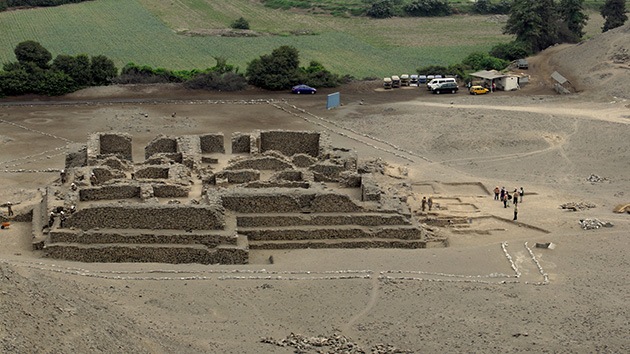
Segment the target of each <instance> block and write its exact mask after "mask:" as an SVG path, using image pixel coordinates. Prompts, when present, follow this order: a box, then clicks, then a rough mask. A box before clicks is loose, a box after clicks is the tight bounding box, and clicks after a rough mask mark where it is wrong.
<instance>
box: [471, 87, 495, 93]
mask: <svg viewBox="0 0 630 354" xmlns="http://www.w3.org/2000/svg"><path fill="white" fill-rule="evenodd" d="M488 92H490V90H488V89H487V88H485V87H483V86H471V87H470V94H471V95H483V94H486V93H488Z"/></svg>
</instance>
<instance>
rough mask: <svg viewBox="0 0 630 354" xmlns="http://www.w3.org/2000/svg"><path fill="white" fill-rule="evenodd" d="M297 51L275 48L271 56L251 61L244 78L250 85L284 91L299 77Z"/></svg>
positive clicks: (296, 81) (288, 48)
mask: <svg viewBox="0 0 630 354" xmlns="http://www.w3.org/2000/svg"><path fill="white" fill-rule="evenodd" d="M299 65H300V59H299V53H298V50H297V49H295V48H294V47H291V46H282V47H279V48H276V49H274V50H273V52H271V54H267V55H263V56H261V57H260V58H258V59H254V60H252V61H251V62H250V63H249V65H248V66H247V71H246V76H247V78H248V81H249V83H250V84H252V85H254V86H257V87H261V88H264V89H268V90H284V89H287V88H289V87H291V86H293V85H295V84H296V83H298V80H299V77H300V75H299V74H300V71H299Z"/></svg>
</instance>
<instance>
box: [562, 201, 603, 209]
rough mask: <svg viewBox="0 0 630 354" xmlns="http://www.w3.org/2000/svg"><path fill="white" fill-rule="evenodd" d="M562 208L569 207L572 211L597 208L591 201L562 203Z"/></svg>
mask: <svg viewBox="0 0 630 354" xmlns="http://www.w3.org/2000/svg"><path fill="white" fill-rule="evenodd" d="M560 208H562V209H569V210H572V211H581V210H586V209H591V208H595V204H593V203H589V202H568V203H564V204H560Z"/></svg>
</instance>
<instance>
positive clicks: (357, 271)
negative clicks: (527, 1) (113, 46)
mask: <svg viewBox="0 0 630 354" xmlns="http://www.w3.org/2000/svg"><path fill="white" fill-rule="evenodd" d="M561 49H562V48H556V50H561ZM536 60H539V61H538V62H537V61H536ZM532 63H533V64H534V65H533V68H532V71H531V73H532V74H533V75H534V76H533V83H532V85H530V86H529V87H526V88H524V89H523V90H522V91H519V92H498V93H494V94H490V95H485V96H470V95H467V94H465V93H463V92H460V93H458V94H455V95H431V94H430V93H428V92H426V91H424V90H421V89H418V88H403V89H400V90H393V91H383V90H380V89H379V87H378V86H379V83H378V82H362V83H355V84H352V85H347V86H345V87H342V88H341V89H340V92H341V95H342V102H343V106H342V107H340V108H337V109H334V110H326V109H325V107H324V106H325V94H326V93H330V92H332V91H330V92H328V91H326V90H323V91H324V92H320V93H318V95H315V96H291V95H289V94H286V93H268V92H261V91H256V90H251V91H247V92H242V93H238V94H227V93H198V92H195V93H193V92H188V91H183V90H180V89H178V88H176V87H168V86H167V87H155V86H137V87H126V88H120V87H110V88H105V89H91V90H85V91H82V92H79V93H75V94H73V95H71V96H69V97H64V98H63V99H60V100H55V101H41V100H38V99H36V98H32V97H26V98H23V99H22V101H21V102H20V103H19V104H15V103H11V104H9V103H5V104H3V105H2V106H1V110H0V128H1V129H0V141H1V142H2V149H1V150H0V166H2V169H1V170H0V181H1V182H2V185H3V188H2V189H0V201H13V202H14V203H20V204H17V205H16V206H15V207H14V210H16V211H17V212H18V213H19V212H20V211H21V210H23V209H25V208H26V206H27V204H29V203H30V202H32V200H33V198H35V197H36V195H37V188H40V187H42V186H45V185H46V184H47V183H51V182H53V181H54V180H55V178H57V177H58V175H57V173H53V172H46V171H48V170H49V169H52V170H55V169H59V168H61V166H63V161H64V153H65V151H66V147H67V146H68V144H72V143H84V142H85V141H86V138H87V135H88V134H89V133H90V132H96V131H109V130H115V131H122V132H127V133H130V134H131V135H132V136H133V138H134V156H135V158H136V159H138V160H141V159H142V156H143V151H142V149H141V146H144V145H145V144H146V143H147V142H148V141H150V140H151V139H153V138H154V137H155V136H157V135H158V134H160V133H164V134H169V135H181V134H190V133H202V132H217V131H220V132H223V133H224V134H225V136H226V137H229V136H230V134H231V133H232V132H235V131H241V132H247V131H252V130H255V129H294V130H321V131H324V132H327V133H328V134H329V135H330V137H331V139H332V141H333V143H334V144H335V145H337V146H343V147H351V148H354V149H356V150H357V152H358V154H359V156H360V157H361V158H364V159H373V158H380V159H382V160H384V161H387V163H389V164H390V165H391V166H392V168H391V170H392V171H398V172H400V171H408V179H409V182H410V184H407V185H410V190H409V194H410V196H411V197H412V199H410V200H411V203H412V205H414V206H415V207H416V208H417V207H418V202H417V201H418V200H420V199H421V197H422V196H428V195H432V196H433V197H434V198H435V199H436V202H437V203H438V204H439V206H440V209H439V210H438V211H437V213H438V214H441V215H452V216H454V217H465V218H470V220H471V223H470V225H469V227H467V228H450V227H446V228H443V229H441V232H443V233H444V234H446V235H448V237H449V241H450V246H449V247H448V248H432V249H424V250H374V249H372V250H370V249H359V250H294V251H257V252H253V253H252V256H251V258H252V259H251V264H249V265H244V266H218V265H215V266H203V265H194V264H191V265H170V264H86V263H73V262H65V261H57V260H51V259H43V258H40V257H39V254H38V253H37V252H33V251H31V250H30V224H28V223H14V224H12V226H11V228H10V229H8V230H1V231H0V274H1V277H0V299H1V301H0V350H1V351H3V352H47V353H56V352H108V353H109V352H118V353H132V352H133V353H135V352H139V353H141V352H150V353H173V352H177V353H200V352H207V353H291V352H294V351H295V348H294V347H291V346H287V347H281V346H276V345H273V344H268V343H262V342H261V341H260V339H261V338H262V337H270V338H273V339H277V340H279V339H282V338H285V337H287V336H289V335H290V334H291V333H296V334H303V335H306V336H309V337H312V336H320V335H321V336H327V337H330V336H332V335H333V334H335V333H338V334H341V335H343V336H345V337H346V338H348V340H350V341H352V342H353V343H355V344H356V345H358V346H360V347H361V348H363V350H365V351H366V352H370V350H371V349H373V348H375V346H376V345H377V344H379V343H383V344H387V345H390V346H391V347H390V350H389V352H395V350H394V349H392V348H397V349H399V350H403V351H406V352H414V353H416V352H427V353H431V352H445V353H447V352H480V353H490V352H493V353H506V352H567V353H569V352H570V353H576V352H579V353H582V352H601V353H624V352H630V340H629V339H628V335H627V334H628V328H630V320H629V319H630V313H629V312H630V311H629V310H630V306H629V305H628V304H630V295H628V294H630V285H629V284H630V279H629V276H628V272H627V270H628V269H629V266H630V264H629V261H628V257H627V254H628V250H629V247H630V246H629V243H628V235H629V231H630V215H629V214H614V213H612V208H613V207H614V206H615V205H617V204H621V203H630V160H629V159H628V156H629V155H630V151H629V149H630V145H629V144H628V138H627V137H628V132H629V131H630V129H629V124H630V108H629V107H630V102H628V101H627V100H626V99H624V98H623V97H621V98H619V97H616V96H615V97H613V96H612V95H604V93H602V92H601V91H600V90H598V91H597V92H593V91H590V92H589V91H588V90H584V89H583V87H582V89H581V90H583V91H581V92H579V93H577V94H574V95H568V96H556V95H553V94H552V93H551V91H550V89H549V87H548V86H545V85H544V81H545V77H546V76H545V75H536V70H539V72H546V71H548V70H549V68H550V67H549V65H547V64H546V63H547V61H546V59H544V60H543V59H535V58H534V59H533V61H532ZM536 80H538V81H536ZM172 112H177V118H175V119H174V118H172V117H171V114H172ZM145 114H146V115H147V116H146V117H145ZM592 174H594V175H597V176H600V177H602V178H604V179H605V180H604V181H602V182H589V181H587V178H588V177H589V176H591V175H592ZM401 183H402V180H401ZM395 184H396V182H394V183H393V184H392V185H395ZM494 186H505V187H506V188H508V189H514V188H516V187H521V186H522V187H524V189H525V200H524V202H523V203H522V204H521V205H520V210H519V214H518V222H513V221H512V216H513V213H512V211H513V209H512V208H511V207H508V208H503V206H502V205H500V203H499V202H496V201H494V200H493V197H492V196H490V195H489V194H488V193H487V190H491V189H492V188H494ZM414 198H415V199H414ZM579 201H584V202H590V203H593V204H595V205H596V207H595V208H592V209H588V210H584V211H578V212H570V211H566V210H563V209H561V208H559V205H560V204H562V203H566V202H579ZM3 212H4V210H3ZM585 218H598V219H600V220H602V221H610V222H612V223H613V224H614V227H612V228H602V229H597V230H588V231H585V230H582V229H581V228H580V225H579V223H578V221H579V220H580V219H585ZM536 242H553V243H554V244H556V245H557V247H556V248H555V249H553V250H551V249H541V248H535V243H536ZM270 255H273V256H274V260H275V262H274V264H267V261H266V260H267V258H268V257H269V256H270ZM517 274H518V275H520V277H516V275H517ZM320 349H323V350H325V352H340V350H339V349H338V347H322V348H320ZM374 350H376V349H374ZM306 352H315V351H308V350H307V351H306ZM348 352H352V351H348ZM355 352H359V351H355ZM384 352H387V351H384Z"/></svg>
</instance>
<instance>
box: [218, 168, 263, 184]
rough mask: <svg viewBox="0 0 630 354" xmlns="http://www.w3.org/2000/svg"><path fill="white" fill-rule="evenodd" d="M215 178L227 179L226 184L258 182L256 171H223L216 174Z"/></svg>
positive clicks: (258, 177)
mask: <svg viewBox="0 0 630 354" xmlns="http://www.w3.org/2000/svg"><path fill="white" fill-rule="evenodd" d="M216 178H223V179H227V181H228V183H239V184H240V183H247V182H252V181H258V180H260V171H258V170H224V171H221V172H219V173H217V174H216Z"/></svg>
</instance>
